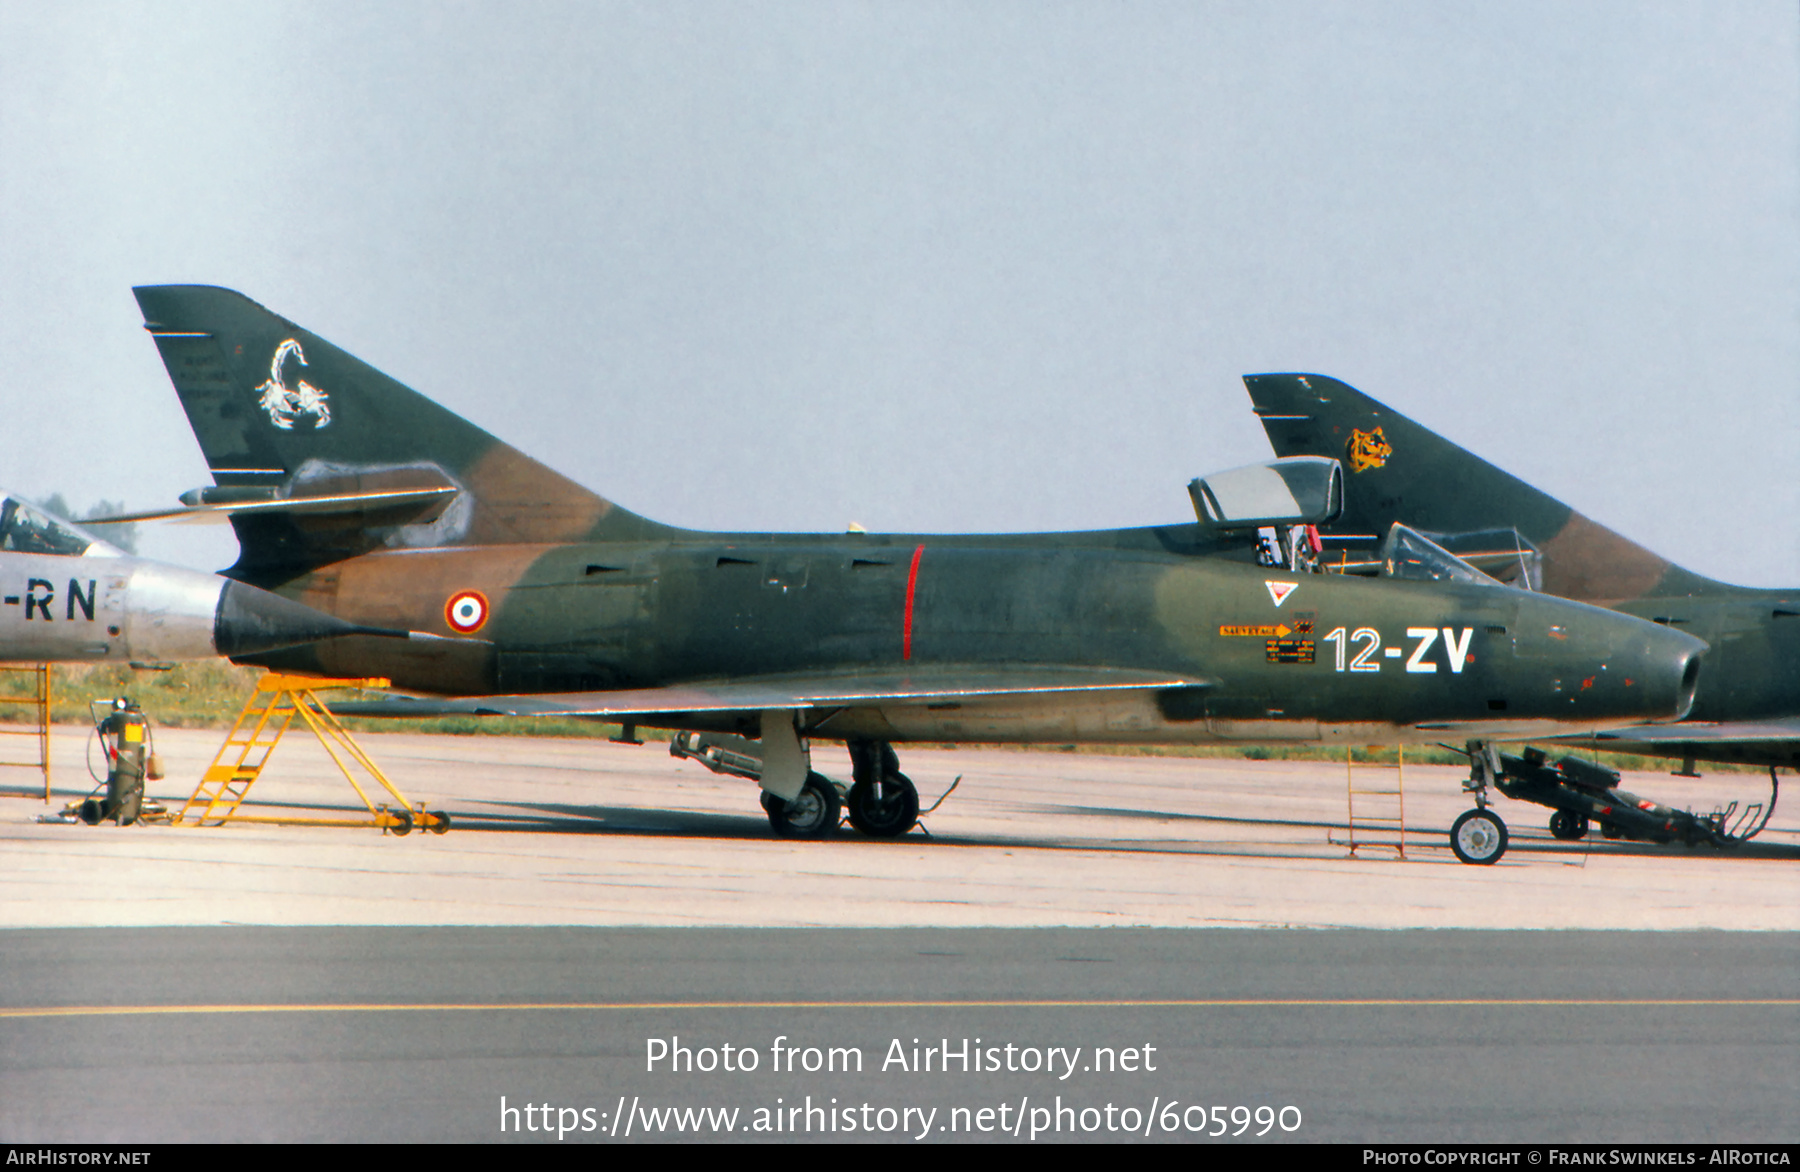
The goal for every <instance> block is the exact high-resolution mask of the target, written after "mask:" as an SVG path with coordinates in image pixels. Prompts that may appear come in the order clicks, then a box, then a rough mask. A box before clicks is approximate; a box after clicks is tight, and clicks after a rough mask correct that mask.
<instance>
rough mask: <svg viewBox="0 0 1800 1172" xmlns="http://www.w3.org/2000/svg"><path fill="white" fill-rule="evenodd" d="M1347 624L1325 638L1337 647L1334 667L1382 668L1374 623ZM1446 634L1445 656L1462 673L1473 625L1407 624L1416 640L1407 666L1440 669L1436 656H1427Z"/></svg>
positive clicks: (1396, 653)
mask: <svg viewBox="0 0 1800 1172" xmlns="http://www.w3.org/2000/svg"><path fill="white" fill-rule="evenodd" d="M1346 632H1347V629H1346V628H1344V627H1338V628H1336V629H1334V630H1333V631H1332V632H1331V634H1329V635H1327V636H1325V642H1327V643H1331V644H1333V645H1334V647H1335V651H1334V652H1333V656H1332V667H1333V668H1335V669H1336V670H1337V671H1380V670H1381V661H1380V659H1379V658H1378V657H1377V653H1378V652H1380V651H1381V632H1380V631H1377V630H1375V629H1374V628H1373V627H1358V628H1356V630H1354V631H1349V632H1348V633H1346ZM1440 633H1441V634H1442V635H1443V636H1444V657H1445V659H1446V660H1448V661H1449V664H1450V671H1451V673H1452V674H1460V673H1461V672H1462V669H1463V668H1464V667H1465V666H1466V665H1467V664H1468V662H1469V640H1470V639H1471V638H1472V637H1473V636H1474V634H1475V628H1474V627H1464V628H1462V630H1461V632H1460V633H1459V632H1458V631H1457V629H1456V628H1455V627H1442V628H1439V627H1408V628H1406V637H1407V638H1408V639H1414V640H1417V642H1416V643H1415V644H1414V646H1413V649H1412V654H1411V655H1408V656H1407V657H1406V670H1407V671H1409V672H1418V673H1422V674H1424V673H1431V672H1435V671H1437V669H1438V664H1437V663H1436V661H1434V660H1430V659H1427V658H1426V656H1427V655H1428V654H1429V653H1430V652H1431V649H1432V647H1433V645H1435V644H1436V643H1437V639H1438V635H1439V634H1440ZM1351 644H1356V645H1357V647H1358V648H1359V650H1358V651H1357V652H1356V654H1355V656H1354V657H1352V656H1351V654H1350V646H1351ZM1387 654H1388V655H1389V656H1390V657H1392V658H1396V659H1397V658H1399V657H1400V655H1401V654H1402V651H1401V649H1400V648H1398V647H1390V648H1388V651H1387Z"/></svg>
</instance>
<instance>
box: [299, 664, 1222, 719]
mask: <svg viewBox="0 0 1800 1172" xmlns="http://www.w3.org/2000/svg"><path fill="white" fill-rule="evenodd" d="M1215 682H1216V681H1212V680H1204V679H1196V678H1193V677H1191V676H1182V675H1177V674H1175V673H1172V672H1151V671H1136V670H1131V669H1123V668H1100V667H1057V666H1037V665H1020V666H1017V667H994V666H991V665H990V666H982V667H970V668H957V667H953V666H946V665H935V666H932V667H925V668H913V669H902V670H897V671H862V672H854V673H821V674H818V675H811V676H807V675H784V676H762V677H750V678H745V679H737V680H721V681H716V682H700V683H690V684H675V685H672V686H669V687H663V688H629V689H623V690H620V691H613V692H546V693H542V694H537V695H518V696H463V697H452V698H435V697H434V698H421V699H415V698H413V697H406V696H395V697H390V698H387V699H383V700H372V701H354V702H348V703H342V704H333V705H332V706H331V710H332V711H333V712H335V713H337V714H339V715H340V716H401V717H405V716H602V717H630V716H652V715H657V714H661V713H682V712H756V711H762V710H765V709H771V708H788V709H797V708H841V707H851V706H863V707H868V706H873V705H879V704H888V703H905V704H931V703H936V702H943V703H954V702H958V701H964V700H981V699H997V698H1005V697H1021V696H1038V695H1047V694H1052V693H1070V692H1115V691H1148V690H1160V689H1164V688H1202V687H1210V686H1212V685H1213V684H1214V683H1215Z"/></svg>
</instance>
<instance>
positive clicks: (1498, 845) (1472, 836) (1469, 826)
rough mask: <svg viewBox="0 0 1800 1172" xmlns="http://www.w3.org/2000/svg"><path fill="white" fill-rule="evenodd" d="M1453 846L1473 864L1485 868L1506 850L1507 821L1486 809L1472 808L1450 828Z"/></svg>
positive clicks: (1458, 856)
mask: <svg viewBox="0 0 1800 1172" xmlns="http://www.w3.org/2000/svg"><path fill="white" fill-rule="evenodd" d="M1450 849H1451V850H1453V851H1455V852H1456V857H1457V858H1459V859H1461V860H1462V861H1463V862H1465V863H1468V864H1470V865H1471V866H1477V867H1485V866H1487V865H1488V864H1490V863H1495V862H1498V861H1499V860H1500V856H1501V855H1503V854H1505V853H1506V823H1504V822H1502V821H1500V816H1499V815H1497V814H1491V813H1489V812H1488V811H1486V810H1469V811H1466V812H1465V813H1464V814H1463V816H1462V817H1460V818H1458V819H1457V820H1456V823H1455V824H1454V825H1453V826H1451V827H1450Z"/></svg>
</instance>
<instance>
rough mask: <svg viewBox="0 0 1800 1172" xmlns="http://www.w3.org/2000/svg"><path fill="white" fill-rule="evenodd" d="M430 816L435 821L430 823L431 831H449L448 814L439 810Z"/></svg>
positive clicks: (434, 832)
mask: <svg viewBox="0 0 1800 1172" xmlns="http://www.w3.org/2000/svg"><path fill="white" fill-rule="evenodd" d="M432 817H434V818H436V819H437V821H436V822H433V823H432V824H431V833H433V834H448V833H449V832H450V815H448V814H446V813H444V812H443V811H442V810H439V811H438V812H437V813H436V814H434V815H432Z"/></svg>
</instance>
